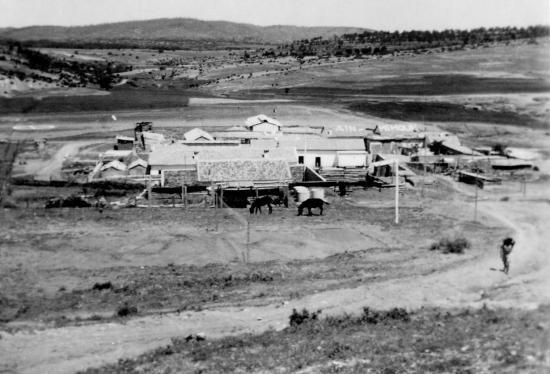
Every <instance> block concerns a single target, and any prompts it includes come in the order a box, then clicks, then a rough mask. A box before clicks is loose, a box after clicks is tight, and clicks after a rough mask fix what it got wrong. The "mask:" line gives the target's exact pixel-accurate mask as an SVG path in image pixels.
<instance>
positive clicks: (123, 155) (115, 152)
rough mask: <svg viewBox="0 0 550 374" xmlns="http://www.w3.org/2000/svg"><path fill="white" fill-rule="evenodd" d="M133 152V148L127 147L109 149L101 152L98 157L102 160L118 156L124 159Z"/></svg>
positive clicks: (117, 157)
mask: <svg viewBox="0 0 550 374" xmlns="http://www.w3.org/2000/svg"><path fill="white" fill-rule="evenodd" d="M133 153H134V150H133V149H127V150H115V149H110V150H108V151H105V152H103V153H102V154H101V155H100V158H101V160H103V161H108V160H118V159H120V158H122V159H124V158H127V157H130V156H132V154H133Z"/></svg>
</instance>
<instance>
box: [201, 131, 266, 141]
mask: <svg viewBox="0 0 550 374" xmlns="http://www.w3.org/2000/svg"><path fill="white" fill-rule="evenodd" d="M212 134H213V135H214V136H215V137H216V138H219V139H270V138H274V137H275V136H277V134H264V133H263V132H254V131H249V130H240V131H239V130H237V131H218V132H214V133H212Z"/></svg>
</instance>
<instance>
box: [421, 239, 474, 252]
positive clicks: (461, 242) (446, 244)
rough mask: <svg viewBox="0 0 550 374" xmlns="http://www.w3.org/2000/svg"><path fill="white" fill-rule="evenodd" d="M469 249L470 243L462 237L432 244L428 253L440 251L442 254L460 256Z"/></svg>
mask: <svg viewBox="0 0 550 374" xmlns="http://www.w3.org/2000/svg"><path fill="white" fill-rule="evenodd" d="M470 247H471V244H470V241H469V240H468V239H466V238H463V237H458V238H454V239H450V238H443V239H440V240H439V241H438V242H435V243H432V245H431V246H430V251H441V252H442V253H458V254H462V253H464V251H465V250H466V249H469V248H470Z"/></svg>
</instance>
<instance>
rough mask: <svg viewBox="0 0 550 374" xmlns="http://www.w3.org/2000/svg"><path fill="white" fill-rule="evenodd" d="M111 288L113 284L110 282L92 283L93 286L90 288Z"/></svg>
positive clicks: (101, 289) (100, 289)
mask: <svg viewBox="0 0 550 374" xmlns="http://www.w3.org/2000/svg"><path fill="white" fill-rule="evenodd" d="M111 288H113V284H112V283H111V282H105V283H94V286H93V287H92V290H98V291H103V290H110V289H111Z"/></svg>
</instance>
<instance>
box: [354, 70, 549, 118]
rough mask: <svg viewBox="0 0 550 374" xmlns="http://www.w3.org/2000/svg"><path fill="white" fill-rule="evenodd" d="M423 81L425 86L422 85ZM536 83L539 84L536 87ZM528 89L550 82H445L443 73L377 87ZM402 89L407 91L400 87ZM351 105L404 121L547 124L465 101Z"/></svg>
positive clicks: (420, 91)
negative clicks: (482, 108) (463, 102)
mask: <svg viewBox="0 0 550 374" xmlns="http://www.w3.org/2000/svg"><path fill="white" fill-rule="evenodd" d="M436 81H441V83H442V84H441V85H440V86H439V87H436ZM453 81H454V82H458V81H462V82H464V85H458V84H456V83H452V82H453ZM505 81H506V82H505ZM424 83H427V85H424ZM421 85H423V86H422V87H421ZM533 85H535V86H539V87H538V88H537V87H533ZM526 89H541V90H543V91H546V90H550V86H547V85H546V84H540V82H538V81H535V80H530V81H529V82H523V83H522V84H519V82H518V84H517V85H516V84H514V82H510V80H508V79H506V80H495V79H483V78H473V77H467V76H457V77H455V78H454V79H447V82H446V83H445V81H444V79H441V77H439V78H435V77H433V78H430V79H427V80H426V81H424V82H419V83H417V84H415V83H414V82H412V85H408V86H407V87H405V86H401V85H400V84H395V85H393V84H391V83H390V84H388V85H385V86H382V87H380V88H376V89H375V90H381V91H386V92H389V93H394V92H395V91H396V90H397V91H400V90H406V92H407V94H411V95H416V94H421V95H427V94H435V91H441V93H442V92H443V91H447V93H450V91H449V90H453V92H454V93H465V92H470V93H473V92H479V91H484V92H486V93H489V92H491V91H494V92H500V91H504V92H508V90H512V91H515V90H517V92H521V91H524V90H526ZM367 90H368V89H367ZM368 91H370V90H368ZM401 93H405V92H404V91H401ZM349 108H350V109H352V110H355V111H358V112H362V113H367V114H370V115H374V116H377V117H383V118H392V119H399V120H405V121H406V120H410V121H438V122H482V123H497V124H503V125H520V126H528V127H539V128H540V127H543V126H546V124H545V123H544V122H542V121H538V120H536V119H533V118H531V117H530V116H528V115H523V114H518V113H515V112H511V111H495V110H473V109H470V108H467V107H465V106H464V105H460V104H454V103H445V102H411V101H405V102H395V101H391V102H389V101H388V102H361V103H354V104H351V105H350V106H349Z"/></svg>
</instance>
